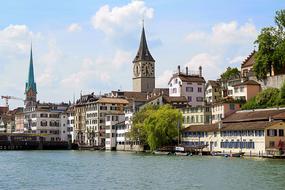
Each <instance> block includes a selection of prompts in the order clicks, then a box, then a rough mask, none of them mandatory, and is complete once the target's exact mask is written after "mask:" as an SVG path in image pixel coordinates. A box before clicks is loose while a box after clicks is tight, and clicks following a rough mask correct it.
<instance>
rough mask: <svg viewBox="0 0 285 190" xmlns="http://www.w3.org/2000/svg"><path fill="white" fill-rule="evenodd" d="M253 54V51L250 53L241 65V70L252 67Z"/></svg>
mask: <svg viewBox="0 0 285 190" xmlns="http://www.w3.org/2000/svg"><path fill="white" fill-rule="evenodd" d="M255 53H256V51H255V50H254V51H253V52H251V54H250V55H249V56H248V57H247V58H246V59H245V60H244V61H243V63H242V64H241V68H244V67H251V66H253V64H254V55H255Z"/></svg>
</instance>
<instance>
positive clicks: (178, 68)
mask: <svg viewBox="0 0 285 190" xmlns="http://www.w3.org/2000/svg"><path fill="white" fill-rule="evenodd" d="M177 70H178V74H180V65H178V67H177Z"/></svg>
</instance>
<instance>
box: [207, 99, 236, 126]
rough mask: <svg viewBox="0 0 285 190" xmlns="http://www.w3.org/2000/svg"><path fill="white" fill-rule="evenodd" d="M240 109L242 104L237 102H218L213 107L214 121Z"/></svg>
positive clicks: (216, 121)
mask: <svg viewBox="0 0 285 190" xmlns="http://www.w3.org/2000/svg"><path fill="white" fill-rule="evenodd" d="M238 110H240V104H239V103H235V102H217V103H214V104H213V105H212V107H211V112H212V117H211V118H212V123H213V124H214V123H218V122H219V121H221V120H222V119H224V118H226V117H227V116H229V115H231V114H233V113H235V112H236V111H238Z"/></svg>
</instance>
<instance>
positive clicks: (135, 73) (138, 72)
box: [133, 64, 140, 77]
mask: <svg viewBox="0 0 285 190" xmlns="http://www.w3.org/2000/svg"><path fill="white" fill-rule="evenodd" d="M133 69H134V70H133V72H134V76H135V77H138V76H139V75H140V65H139V64H135V65H134V68H133Z"/></svg>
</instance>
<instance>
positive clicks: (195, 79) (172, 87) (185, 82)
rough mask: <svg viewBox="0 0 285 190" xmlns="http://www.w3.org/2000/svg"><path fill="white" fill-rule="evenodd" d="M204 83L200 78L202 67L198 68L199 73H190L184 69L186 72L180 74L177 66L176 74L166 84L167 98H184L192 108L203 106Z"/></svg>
mask: <svg viewBox="0 0 285 190" xmlns="http://www.w3.org/2000/svg"><path fill="white" fill-rule="evenodd" d="M205 83H206V82H205V79H204V78H203V77H202V67H199V73H197V72H196V73H195V72H193V73H190V72H189V71H188V67H186V72H181V70H180V66H178V69H177V72H176V73H174V74H173V76H172V77H171V78H170V80H169V82H168V87H169V96H170V97H181V96H184V97H185V98H186V99H187V101H188V104H189V105H190V106H192V107H196V106H204V104H205V101H204V96H205Z"/></svg>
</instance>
